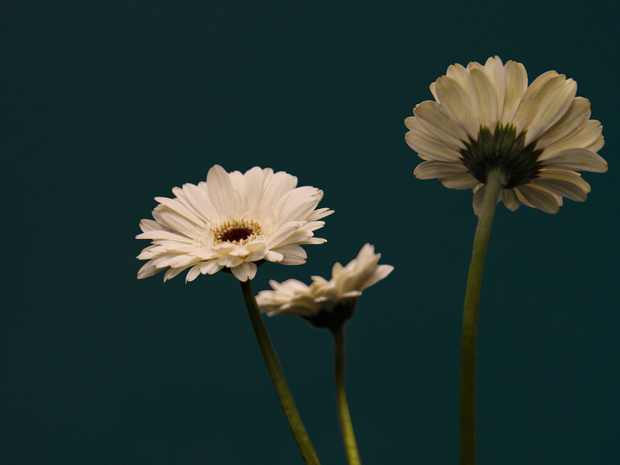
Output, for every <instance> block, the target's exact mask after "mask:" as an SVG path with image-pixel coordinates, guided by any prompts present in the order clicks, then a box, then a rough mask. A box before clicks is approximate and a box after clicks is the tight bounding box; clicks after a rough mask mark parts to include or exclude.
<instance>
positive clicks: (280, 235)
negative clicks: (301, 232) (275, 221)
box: [267, 221, 303, 250]
mask: <svg viewBox="0 0 620 465" xmlns="http://www.w3.org/2000/svg"><path fill="white" fill-rule="evenodd" d="M301 226H303V223H300V222H299V221H291V222H290V223H286V224H285V225H283V226H281V227H280V228H279V229H278V230H277V231H275V232H274V234H273V235H272V236H271V237H270V238H269V240H268V241H267V247H268V248H269V249H271V250H273V249H275V248H276V247H277V246H278V245H279V244H280V243H281V242H283V241H284V240H286V239H287V238H288V237H289V236H290V235H292V234H293V233H295V232H296V231H297V230H298V229H299V228H300V227H301Z"/></svg>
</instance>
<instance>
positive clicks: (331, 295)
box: [256, 244, 394, 327]
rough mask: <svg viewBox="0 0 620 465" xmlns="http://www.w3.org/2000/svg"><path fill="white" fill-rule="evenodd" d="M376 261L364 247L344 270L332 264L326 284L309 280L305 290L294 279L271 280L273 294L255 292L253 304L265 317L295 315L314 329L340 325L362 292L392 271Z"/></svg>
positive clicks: (369, 247)
mask: <svg viewBox="0 0 620 465" xmlns="http://www.w3.org/2000/svg"><path fill="white" fill-rule="evenodd" d="M380 258H381V254H375V248H374V246H372V245H370V244H366V245H364V247H362V249H361V250H360V252H359V254H358V255H357V258H354V259H353V260H351V261H350V262H349V263H348V264H347V265H346V266H344V267H343V266H342V265H341V264H340V263H336V264H335V265H334V267H333V268H332V278H331V279H330V280H329V281H327V280H326V279H325V278H322V277H321V276H312V281H313V282H312V284H311V285H310V286H307V285H306V284H304V283H302V282H300V281H297V280H296V279H289V280H287V281H284V282H283V283H278V282H276V281H274V280H271V281H269V284H270V285H271V287H272V288H273V291H261V292H259V293H258V295H257V296H256V301H257V302H258V306H259V308H260V310H261V312H262V313H267V314H268V315H269V316H273V315H277V314H290V315H297V316H300V317H302V318H305V319H306V320H308V321H310V323H312V324H314V325H315V326H318V327H330V325H332V324H341V323H342V322H343V321H344V320H347V319H349V318H350V317H351V316H352V315H353V312H354V311H355V305H356V304H357V298H358V297H359V296H360V295H362V291H363V290H364V289H366V288H367V287H370V286H372V285H373V284H375V283H376V282H378V281H381V280H382V279H384V278H385V277H387V276H388V275H389V274H390V273H391V272H392V270H393V269H394V267H393V266H391V265H379V264H378V263H379V259H380ZM334 319H335V321H334Z"/></svg>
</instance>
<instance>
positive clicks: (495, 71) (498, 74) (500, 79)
mask: <svg viewBox="0 0 620 465" xmlns="http://www.w3.org/2000/svg"><path fill="white" fill-rule="evenodd" d="M484 67H485V68H486V70H487V72H488V73H489V77H490V78H491V81H492V82H493V87H495V95H496V97H497V121H500V122H501V120H502V113H503V111H504V102H505V100H506V71H505V70H504V64H503V63H502V60H501V59H500V58H499V57H498V56H497V55H496V56H495V57H494V58H489V59H488V60H487V62H486V63H485V64H484Z"/></svg>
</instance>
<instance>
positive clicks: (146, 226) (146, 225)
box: [140, 220, 170, 232]
mask: <svg viewBox="0 0 620 465" xmlns="http://www.w3.org/2000/svg"><path fill="white" fill-rule="evenodd" d="M140 229H141V230H142V232H149V231H170V229H169V228H166V227H165V226H164V225H163V224H159V223H158V222H157V221H155V220H141V221H140Z"/></svg>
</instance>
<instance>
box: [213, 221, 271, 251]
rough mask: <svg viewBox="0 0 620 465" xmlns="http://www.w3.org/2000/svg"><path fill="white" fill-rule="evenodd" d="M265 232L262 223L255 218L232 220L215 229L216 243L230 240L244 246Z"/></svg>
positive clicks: (214, 237) (229, 241)
mask: <svg viewBox="0 0 620 465" xmlns="http://www.w3.org/2000/svg"><path fill="white" fill-rule="evenodd" d="M262 233H263V229H262V228H261V226H260V224H259V223H258V222H256V221H254V220H243V219H241V220H237V219H235V220H230V221H225V222H223V223H221V224H220V225H218V227H217V228H215V229H214V230H213V239H214V245H217V244H221V243H223V242H228V243H231V244H237V245H240V246H243V245H245V244H247V243H248V242H250V241H251V240H252V239H256V238H257V237H258V236H260V235H261V234H262Z"/></svg>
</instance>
